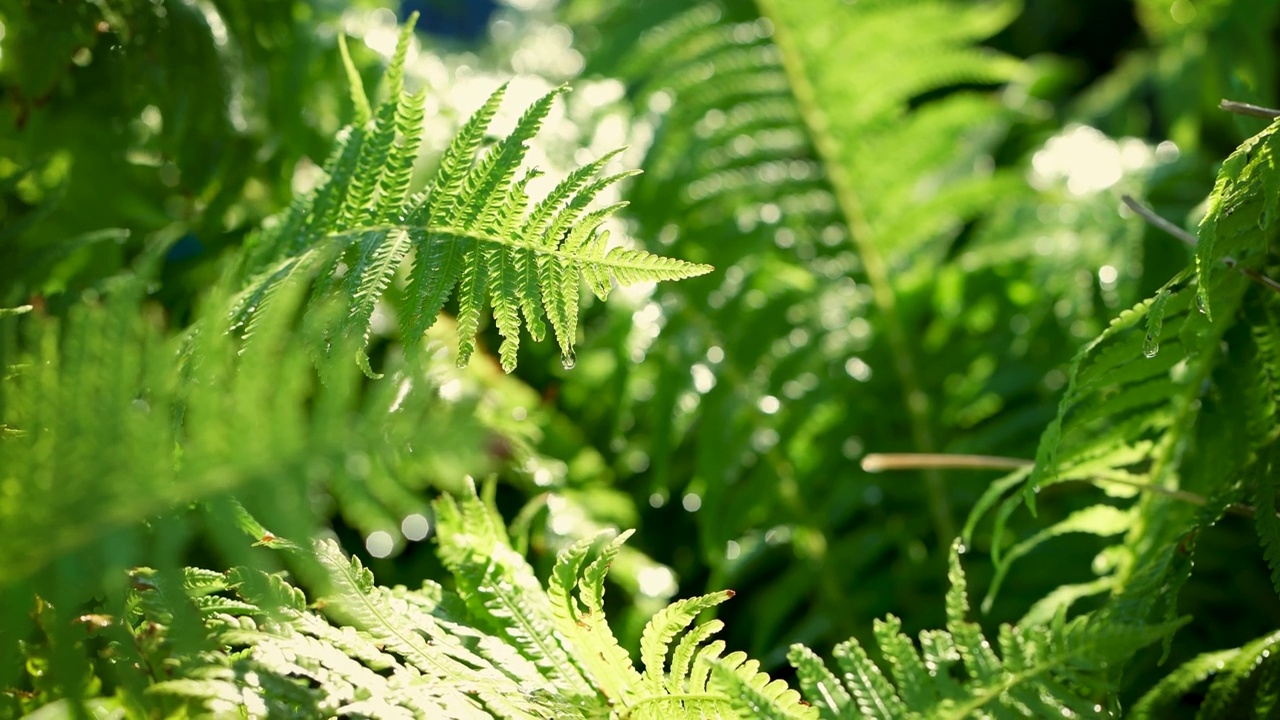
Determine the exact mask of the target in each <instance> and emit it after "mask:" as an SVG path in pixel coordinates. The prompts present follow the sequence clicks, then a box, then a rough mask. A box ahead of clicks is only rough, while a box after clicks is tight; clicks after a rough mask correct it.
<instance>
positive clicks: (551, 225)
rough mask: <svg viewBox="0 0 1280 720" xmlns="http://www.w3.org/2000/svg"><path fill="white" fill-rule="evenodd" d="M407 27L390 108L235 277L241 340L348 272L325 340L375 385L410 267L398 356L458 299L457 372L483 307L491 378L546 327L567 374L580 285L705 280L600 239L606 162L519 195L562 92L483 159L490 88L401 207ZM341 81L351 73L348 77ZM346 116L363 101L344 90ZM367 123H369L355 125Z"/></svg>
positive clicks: (596, 287)
mask: <svg viewBox="0 0 1280 720" xmlns="http://www.w3.org/2000/svg"><path fill="white" fill-rule="evenodd" d="M411 29H412V22H410V23H409V24H408V25H406V26H405V29H404V31H403V32H402V33H401V35H400V42H399V44H398V45H397V48H396V55H395V57H394V58H393V60H392V62H391V66H390V68H389V69H388V70H387V85H388V98H387V100H385V101H384V102H382V103H381V104H380V105H379V106H378V107H377V108H376V109H375V110H372V111H371V112H372V118H373V119H372V121H371V124H368V125H356V126H353V127H351V128H349V129H348V130H347V131H345V133H344V135H343V136H341V138H340V139H339V142H338V145H337V147H336V148H335V149H334V150H333V153H332V154H331V155H330V157H329V161H328V162H327V163H326V165H325V179H324V180H323V181H321V183H320V184H319V185H318V186H317V187H316V188H315V189H314V190H313V191H312V192H311V193H310V194H309V195H307V196H304V197H301V198H299V199H298V200H296V201H295V202H294V204H293V206H292V207H290V209H289V211H288V212H287V213H286V214H285V215H284V216H283V217H281V218H278V219H277V221H276V222H275V224H274V225H273V226H271V227H270V228H269V229H267V230H264V231H263V232H262V234H261V235H259V236H258V238H257V239H256V240H255V241H253V242H252V244H251V245H250V248H249V255H248V257H249V258H251V260H250V262H249V265H248V267H247V269H246V272H248V273H256V275H255V276H254V277H253V278H252V279H251V280H250V281H249V283H248V287H247V288H246V289H245V290H244V291H243V293H241V295H240V296H239V297H238V298H237V300H236V304H235V309H234V310H233V314H234V317H235V318H236V323H237V324H243V325H245V326H246V327H247V328H249V329H250V330H251V329H252V326H253V323H254V319H255V317H257V314H258V313H260V312H261V311H262V310H263V308H264V307H265V306H266V305H268V304H269V302H270V299H271V297H272V295H273V293H274V290H275V288H276V287H278V285H279V283H280V282H282V281H283V280H284V279H285V278H288V277H290V276H291V275H293V274H295V273H299V272H307V271H311V270H313V269H314V268H315V267H317V266H319V267H322V268H323V269H322V270H320V273H319V274H320V282H319V283H318V285H317V292H316V296H317V298H323V297H326V296H327V293H325V292H324V291H326V290H328V289H330V288H331V286H333V285H335V284H336V281H335V280H333V279H332V278H333V276H334V275H335V274H337V272H338V268H339V264H340V263H344V262H345V270H344V272H345V274H344V275H343V279H342V282H341V284H342V288H343V291H344V292H343V293H342V295H343V296H344V297H347V298H350V307H349V309H348V311H347V314H346V316H345V317H344V319H343V320H342V322H340V323H339V324H338V326H337V327H336V328H335V329H334V332H335V333H337V334H341V335H351V334H354V335H357V336H359V337H361V338H363V340H362V341H361V342H360V343H359V348H360V349H359V353H358V356H357V361H358V362H359V363H360V365H361V367H363V368H364V369H365V371H366V372H369V373H372V370H371V369H370V368H369V365H368V358H367V357H366V356H365V354H364V346H365V345H367V343H368V339H369V330H370V321H371V318H372V316H373V311H374V308H375V307H376V306H377V303H378V301H379V300H381V299H382V298H383V296H384V294H385V293H386V290H387V287H388V285H389V284H390V283H391V282H392V280H393V279H394V277H395V274H396V272H397V270H398V269H399V268H400V267H401V265H402V264H403V263H404V262H405V261H406V259H407V258H408V257H409V254H410V252H411V251H412V253H413V258H414V259H413V266H412V268H411V269H410V270H409V273H408V274H409V283H408V287H407V288H406V293H405V299H404V300H403V305H402V306H400V307H398V308H397V310H398V311H399V313H400V320H401V329H402V332H403V334H404V338H405V341H406V342H405V345H406V347H407V348H408V350H409V353H410V355H411V356H415V357H416V356H417V353H418V350H419V348H420V343H419V342H418V340H417V339H418V338H420V337H421V336H422V335H423V334H424V333H425V332H426V331H427V330H428V329H429V328H430V327H431V326H432V325H434V324H435V321H436V317H437V316H438V315H439V313H440V311H441V309H442V308H443V307H444V305H445V301H446V300H448V299H449V297H450V295H451V294H453V293H454V290H455V287H456V290H457V298H458V333H459V343H460V344H459V349H458V363H459V364H460V365H465V364H466V363H467V362H468V361H469V360H470V358H471V354H472V352H473V351H474V348H475V344H474V336H475V334H476V332H477V331H478V330H479V328H480V321H481V315H482V313H483V311H484V307H485V303H486V302H488V303H490V304H491V305H492V307H493V318H494V321H495V323H496V324H497V327H498V331H499V332H500V333H501V334H502V337H503V341H502V346H501V348H500V350H499V355H500V357H501V361H502V367H503V369H504V370H506V371H507V372H510V371H511V370H513V369H515V366H516V353H517V350H518V349H519V345H520V328H521V325H522V322H521V317H522V316H523V325H524V326H525V327H527V328H528V330H529V333H530V335H531V336H532V337H533V338H534V339H535V340H541V339H542V337H543V335H544V334H545V328H546V325H545V323H544V321H543V317H544V315H545V317H546V318H548V319H549V320H550V322H551V327H552V329H553V330H554V332H555V336H556V340H557V342H558V343H559V345H560V350H561V353H562V354H563V356H564V358H565V363H566V364H570V365H571V364H572V358H573V345H574V342H575V337H576V333H577V323H578V292H579V290H578V288H579V284H580V283H581V281H582V280H585V281H586V282H587V284H588V285H589V286H590V287H591V290H592V292H594V293H595V295H596V296H597V297H599V298H600V299H604V298H605V297H606V296H607V295H608V294H609V289H610V284H611V282H612V280H617V281H618V282H619V283H622V284H624V285H626V284H632V283H637V282H655V281H658V280H678V279H681V278H687V277H692V276H695V275H701V274H704V273H707V272H710V270H711V268H710V267H709V266H706V265H695V264H692V263H687V262H683V261H680V260H674V259H670V258H662V257H658V256H655V255H651V254H649V253H647V252H644V251H643V250H634V249H627V248H621V247H613V248H609V247H608V239H609V233H608V232H607V231H603V230H601V229H600V225H601V224H602V223H603V222H604V221H605V220H607V219H608V218H609V216H610V215H612V214H613V213H614V212H616V211H617V210H618V209H619V208H621V207H623V205H622V204H618V205H614V206H611V207H607V208H603V209H600V210H594V211H590V210H588V205H589V204H590V203H591V201H592V199H593V198H595V196H596V195H597V194H599V193H600V191H602V190H604V189H605V188H606V187H608V186H609V185H611V184H613V183H615V182H617V181H619V180H622V179H623V178H625V177H627V176H628V175H630V174H631V173H620V174H616V175H610V176H607V177H603V178H599V177H596V175H597V174H598V173H599V172H600V171H601V170H602V169H603V168H604V166H605V164H606V163H607V162H608V161H609V160H610V159H611V157H612V155H605V156H604V157H602V158H600V159H599V160H597V161H595V162H593V163H591V164H589V165H586V166H584V167H583V168H581V169H580V170H578V171H576V172H573V173H571V174H570V175H569V176H568V177H567V178H565V179H564V180H563V181H562V182H561V183H560V184H559V185H557V186H556V187H555V189H553V190H552V191H551V192H550V193H549V194H548V195H547V197H546V198H544V199H543V200H542V201H541V202H539V203H538V204H537V205H536V206H531V204H530V201H529V198H528V195H527V194H526V192H525V187H526V186H527V184H528V182H529V181H530V180H531V179H533V178H534V177H536V176H537V174H538V171H537V170H528V171H525V172H524V173H523V174H522V175H520V177H519V179H517V173H519V171H520V168H521V166H522V164H523V161H524V156H525V153H526V151H527V150H528V146H527V145H526V143H527V141H528V140H529V139H530V138H532V137H533V136H534V135H535V134H536V133H537V132H538V129H539V128H540V127H541V125H542V121H543V120H544V119H545V118H546V116H547V113H548V112H549V111H550V110H551V104H552V103H553V102H554V101H555V99H556V97H557V96H559V95H560V94H561V92H562V90H559V89H558V90H554V91H552V92H551V93H549V94H547V95H546V96H544V97H543V98H542V99H541V100H539V101H537V102H536V103H534V104H533V105H532V106H530V107H529V109H528V110H527V111H526V112H525V114H524V116H523V117H521V118H520V121H519V122H518V123H517V124H516V127H515V129H514V130H513V131H512V133H511V135H509V136H507V137H506V138H503V139H502V140H500V141H499V142H497V143H496V144H494V145H493V147H491V148H490V149H489V150H488V151H487V152H486V153H485V154H484V156H483V157H481V158H480V159H479V160H475V159H474V158H475V155H476V153H477V151H478V150H479V148H480V145H481V142H482V141H483V140H484V137H485V132H486V131H487V130H488V127H489V123H490V121H491V120H492V119H493V116H494V114H495V113H496V112H497V110H498V105H499V103H501V101H502V97H503V93H504V90H505V88H500V89H499V90H498V91H497V92H495V93H494V94H493V96H492V97H490V98H489V100H488V101H487V102H486V103H485V104H484V106H483V107H481V108H480V110H478V111H477V112H476V114H475V115H474V116H473V117H472V118H471V119H470V120H469V121H468V122H467V123H466V124H465V125H463V127H462V129H461V131H460V132H459V133H458V135H457V136H456V137H455V138H454V140H453V142H452V143H451V144H450V146H449V147H448V149H447V150H445V152H444V156H443V157H442V158H441V160H440V166H439V169H438V170H437V171H436V176H435V179H434V180H433V181H432V183H431V184H430V185H429V186H428V188H427V189H426V190H425V191H424V192H422V193H410V179H411V176H412V170H413V164H414V161H415V159H416V158H417V153H418V143H419V140H420V137H421V134H422V112H423V106H422V103H423V98H422V97H421V96H420V95H410V94H407V93H405V92H404V90H403V75H404V63H405V57H406V55H407V52H408V47H409V39H410V32H411ZM348 74H349V75H353V74H354V73H353V72H351V71H349V73H348ZM352 92H353V93H354V95H355V96H356V97H357V100H356V106H357V108H365V107H366V104H367V103H364V104H362V103H361V101H360V100H359V99H358V98H359V97H360V95H361V93H362V92H363V91H362V90H361V89H360V88H358V87H353V90H352ZM367 112H370V111H368V110H367V108H366V109H364V110H360V111H359V112H358V114H357V119H359V116H360V114H364V113H367Z"/></svg>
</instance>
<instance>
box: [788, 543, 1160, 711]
mask: <svg viewBox="0 0 1280 720" xmlns="http://www.w3.org/2000/svg"><path fill="white" fill-rule="evenodd" d="M958 548H959V545H958V544H957V545H955V546H953V547H952V551H951V574H950V578H951V590H950V591H949V592H948V593H947V629H946V630H938V631H926V632H924V633H922V634H921V636H920V647H919V648H916V647H915V646H914V645H913V643H912V642H911V640H910V639H909V638H908V637H906V636H905V635H903V634H902V631H901V628H902V624H901V622H900V621H899V620H898V619H897V618H895V617H893V616H890V617H888V618H887V619H886V620H885V621H883V622H878V623H876V628H875V636H876V641H877V643H878V644H879V646H880V651H881V653H883V655H884V657H885V659H886V660H887V664H888V668H889V671H890V676H891V677H892V678H893V680H892V681H890V679H889V677H887V676H886V674H885V673H884V672H883V671H882V670H881V668H880V666H878V665H876V664H875V663H874V662H873V661H872V660H871V659H870V657H869V656H868V655H867V653H866V651H865V650H863V648H862V646H861V645H860V644H859V643H858V641H857V640H853V639H851V640H849V641H848V642H845V643H843V644H841V645H839V646H837V647H836V649H835V650H834V651H833V653H832V654H833V655H834V656H835V658H836V661H837V663H838V665H839V669H840V674H839V676H837V675H835V674H834V673H832V672H831V671H830V670H829V669H828V668H827V667H826V666H825V665H824V664H823V662H822V660H821V659H819V658H818V657H817V656H816V655H814V654H813V652H812V651H810V650H808V649H807V648H805V647H804V646H800V645H797V646H795V647H793V648H792V651H791V653H790V654H789V656H788V657H789V659H790V660H791V664H792V665H793V666H795V668H796V672H797V675H798V677H799V682H800V688H801V691H802V692H803V693H804V695H805V697H806V698H807V699H808V700H809V702H810V703H812V704H813V705H814V706H815V707H816V708H818V709H819V711H820V712H821V716H822V717H833V718H835V717H868V718H884V719H885V720H889V719H891V718H901V717H928V718H956V719H957V720H959V719H960V718H970V717H1050V716H1052V717H1104V716H1105V715H1104V713H1103V708H1102V706H1101V705H1099V704H1098V700H1099V699H1100V698H1102V697H1103V696H1104V695H1105V694H1106V693H1107V692H1108V690H1111V689H1113V688H1112V687H1111V685H1110V682H1109V681H1108V679H1107V673H1108V672H1109V671H1108V666H1109V665H1110V664H1113V663H1116V662H1118V661H1120V660H1123V659H1124V658H1126V657H1128V656H1130V655H1131V654H1132V653H1133V652H1134V650H1135V649H1137V648H1140V647H1142V646H1145V645H1148V644H1151V643H1153V642H1156V641H1158V640H1159V639H1160V638H1162V637H1164V636H1166V635H1168V634H1169V633H1171V632H1172V631H1173V630H1174V629H1175V628H1176V627H1177V626H1178V625H1179V624H1180V623H1177V622H1175V623H1164V624H1158V625H1149V626H1148V625H1141V624H1128V623H1125V622H1122V621H1119V620H1117V619H1116V618H1110V617H1106V616H1103V615H1093V616H1082V617H1079V618H1076V619H1074V620H1070V621H1068V620H1066V618H1065V615H1064V614H1059V615H1058V616H1057V617H1056V618H1055V619H1054V621H1053V623H1052V624H1050V625H1047V626H1027V627H1021V628H1016V627H1012V626H1009V625H1004V626H1002V627H1001V628H1000V633H999V641H998V647H999V653H998V654H997V652H996V650H995V649H993V648H992V645H991V643H990V642H989V641H988V640H987V638H986V637H985V636H984V634H983V633H982V631H981V630H980V629H979V627H978V626H977V625H976V624H974V623H972V622H970V621H969V620H968V619H967V616H968V612H969V602H968V598H967V591H966V583H965V576H964V571H963V569H962V568H961V566H960V558H959V552H958ZM957 670H958V671H960V672H961V673H962V675H961V678H957V677H956V676H955V672H956V671H957Z"/></svg>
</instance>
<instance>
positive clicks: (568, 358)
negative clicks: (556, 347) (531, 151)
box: [560, 352, 578, 370]
mask: <svg viewBox="0 0 1280 720" xmlns="http://www.w3.org/2000/svg"><path fill="white" fill-rule="evenodd" d="M560 364H561V365H563V366H564V369H565V370H572V369H573V366H574V365H577V364H578V358H577V357H576V356H575V355H574V354H573V353H571V352H570V353H565V354H563V355H561V356H560Z"/></svg>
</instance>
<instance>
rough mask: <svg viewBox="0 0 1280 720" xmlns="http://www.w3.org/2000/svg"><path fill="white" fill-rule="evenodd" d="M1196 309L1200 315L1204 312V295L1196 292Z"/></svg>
mask: <svg viewBox="0 0 1280 720" xmlns="http://www.w3.org/2000/svg"><path fill="white" fill-rule="evenodd" d="M1196 310H1199V311H1200V314H1201V315H1205V314H1206V313H1205V309H1204V296H1203V295H1200V294H1199V293H1197V294H1196Z"/></svg>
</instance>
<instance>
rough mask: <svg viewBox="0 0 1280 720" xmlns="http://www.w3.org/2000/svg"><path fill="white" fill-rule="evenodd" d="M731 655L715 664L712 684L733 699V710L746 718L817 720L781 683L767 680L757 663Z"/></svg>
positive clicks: (812, 711)
mask: <svg viewBox="0 0 1280 720" xmlns="http://www.w3.org/2000/svg"><path fill="white" fill-rule="evenodd" d="M745 658H746V655H745V654H744V653H734V654H733V655H730V656H728V657H726V658H725V659H724V660H722V661H720V662H718V663H716V664H715V666H714V667H713V669H712V673H713V678H714V683H715V685H716V686H718V687H720V688H723V692H724V693H725V694H726V695H728V696H729V697H731V698H733V706H734V708H735V709H737V710H738V712H740V713H744V714H745V716H746V717H752V718H765V719H766V720H816V718H817V717H818V711H817V710H816V709H815V708H813V707H810V706H809V705H808V704H807V703H805V702H804V701H803V700H802V699H801V698H800V693H798V692H796V691H795V690H792V689H791V688H790V687H788V686H787V683H786V682H785V681H783V680H770V679H769V676H768V675H766V674H765V673H762V672H760V670H759V668H760V663H759V662H758V661H756V660H746V659H745Z"/></svg>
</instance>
